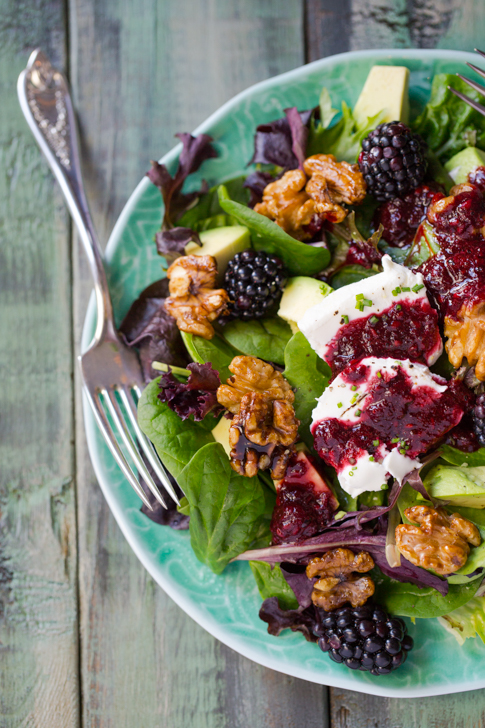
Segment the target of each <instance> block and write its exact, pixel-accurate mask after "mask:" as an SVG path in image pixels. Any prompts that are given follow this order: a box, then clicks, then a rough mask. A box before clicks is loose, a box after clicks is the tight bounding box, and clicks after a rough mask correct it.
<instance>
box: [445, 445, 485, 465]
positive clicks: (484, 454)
mask: <svg viewBox="0 0 485 728" xmlns="http://www.w3.org/2000/svg"><path fill="white" fill-rule="evenodd" d="M440 455H441V457H442V458H443V460H446V462H448V463H451V464H452V465H463V463H468V465H469V466H470V467H478V466H480V465H485V447H481V448H479V449H478V450H475V452H463V450H458V448H456V447H452V446H451V445H443V446H442V447H441V448H440Z"/></svg>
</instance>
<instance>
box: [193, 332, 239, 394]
mask: <svg viewBox="0 0 485 728" xmlns="http://www.w3.org/2000/svg"><path fill="white" fill-rule="evenodd" d="M181 334H182V341H183V342H184V344H185V346H186V348H187V351H188V352H189V355H190V357H191V358H192V359H193V360H194V361H196V362H198V363H199V364H205V363H206V362H211V364H212V368H213V369H215V370H216V371H217V372H219V377H220V378H221V382H225V381H227V379H228V378H229V377H230V376H231V372H230V371H229V369H228V366H229V364H230V363H231V362H232V360H233V359H234V357H235V356H237V355H238V354H240V353H241V352H240V351H238V350H237V349H235V348H234V347H233V346H231V344H229V343H228V342H227V341H225V340H224V339H223V338H222V337H220V336H218V335H216V336H214V338H213V339H210V340H209V339H203V338H202V336H196V335H195V334H187V333H186V332H185V331H182V332H181Z"/></svg>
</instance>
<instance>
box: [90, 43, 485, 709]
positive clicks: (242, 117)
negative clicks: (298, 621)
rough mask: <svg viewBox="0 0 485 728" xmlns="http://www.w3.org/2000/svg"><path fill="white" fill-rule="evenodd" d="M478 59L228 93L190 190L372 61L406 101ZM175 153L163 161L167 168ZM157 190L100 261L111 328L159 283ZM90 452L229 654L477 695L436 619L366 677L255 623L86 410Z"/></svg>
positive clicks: (311, 676)
mask: <svg viewBox="0 0 485 728" xmlns="http://www.w3.org/2000/svg"><path fill="white" fill-rule="evenodd" d="M466 61H471V62H475V61H476V59H475V57H474V56H472V55H471V54H468V53H462V52H455V51H443V50H439V51H423V50H419V51H418V50H409V51H406V50H393V51H362V52H356V53H343V54H341V55H337V56H333V57H331V58H326V59H324V60H321V61H316V62H315V63H311V64H309V65H307V66H302V67H301V68H297V69H295V70H294V71H290V72H289V73H285V74H283V75H281V76H277V77H276V78H272V79H269V80H268V81H263V82H262V83H259V84H257V85H256V86H253V87H252V88H250V89H248V90H247V91H244V92H243V93H241V94H239V95H238V96H236V97H235V98H234V99H232V101H229V102H228V103H227V104H225V105H224V106H223V107H222V108H221V109H219V111H217V112H216V113H215V114H213V115H212V116H211V117H210V118H209V119H208V120H207V121H206V122H204V123H203V124H202V125H201V126H200V127H199V128H198V129H197V130H196V133H200V132H208V133H209V134H211V135H212V137H213V138H214V140H215V145H216V147H217V151H218V152H219V156H218V158H217V159H210V160H208V161H207V162H205V163H204V164H203V166H202V170H201V173H200V174H197V175H193V177H192V178H191V179H190V182H191V184H192V185H193V186H194V188H195V187H196V186H197V185H198V184H199V183H200V180H201V179H202V177H204V178H205V179H207V180H208V181H209V183H212V184H215V183H216V182H220V181H223V180H225V179H227V178H229V177H232V176H234V175H237V174H240V173H241V172H243V170H244V169H245V165H246V162H247V160H248V159H250V158H251V155H252V152H253V149H252V145H253V134H254V130H255V127H256V125H257V124H261V123H264V122H268V121H271V120H272V119H276V118H278V117H280V116H282V115H283V109H284V108H286V107H288V106H297V107H298V108H299V109H307V108H310V107H312V106H315V105H316V104H317V102H318V97H319V93H320V90H321V88H322V86H323V85H325V86H326V87H327V88H328V89H329V90H330V91H331V94H332V101H333V103H334V105H337V103H338V104H339V103H340V101H346V102H347V103H348V104H350V105H353V104H354V103H355V101H356V100H357V96H358V94H359V91H360V89H361V88H362V85H363V83H364V81H365V79H366V76H367V73H368V71H369V69H370V68H371V66H372V65H374V64H375V63H380V64H393V65H405V66H407V67H408V68H409V69H410V71H411V105H412V107H414V108H416V107H419V106H420V105H422V104H423V102H425V101H426V100H427V98H428V95H429V90H430V82H431V79H432V77H433V76H434V74H436V73H440V72H448V73H455V72H459V71H461V72H463V71H464V70H465V62H466ZM180 148H181V147H180V145H179V146H177V147H175V149H173V150H172V151H171V152H170V153H169V154H167V155H166V156H165V157H164V158H163V160H162V161H163V162H164V163H165V164H166V165H167V166H168V168H169V169H170V170H171V171H173V170H174V168H175V166H176V160H177V157H178V154H179V153H180ZM160 220H161V197H160V193H159V191H158V190H157V189H156V188H155V187H154V186H153V185H151V184H150V182H149V181H148V179H147V178H144V179H143V180H142V181H141V182H140V184H139V185H138V187H137V188H136V190H135V191H134V192H133V194H132V196H131V197H130V199H129V201H128V203H127V205H126V207H125V209H124V210H123V212H122V214H121V216H120V218H119V220H118V222H117V224H116V226H115V228H114V230H113V234H112V235H111V238H110V240H109V243H108V248H107V253H106V259H107V262H108V273H109V281H110V288H111V293H112V297H113V305H114V310H115V313H116V317H117V320H118V322H119V321H121V319H122V317H123V316H124V314H125V313H126V311H127V310H128V308H129V306H130V304H131V302H132V301H133V300H134V299H135V298H136V297H137V296H138V294H139V293H140V291H142V289H143V288H145V287H146V286H147V285H148V284H149V283H151V282H153V281H155V280H157V279H159V278H160V277H161V265H160V258H159V257H158V255H157V253H156V251H155V245H154V243H153V236H154V234H155V232H156V230H157V229H158V228H159V226H160ZM94 314H95V308H94V300H92V301H91V304H90V307H89V310H88V314H87V317H86V322H85V327H84V335H83V342H82V346H83V350H84V349H86V348H87V346H88V344H89V341H90V339H91V335H92V332H93V330H94ZM84 417H85V423H86V431H87V438H88V445H89V451H90V454H91V458H92V461H93V465H94V469H95V471H96V475H97V478H98V480H99V483H100V485H101V488H102V490H103V492H104V495H105V496H106V500H107V501H108V503H109V506H110V508H111V510H112V512H113V514H114V516H115V518H116V520H117V521H118V524H119V526H120V528H121V530H122V531H123V533H124V535H125V537H126V538H127V540H128V542H129V544H130V546H131V547H132V549H133V551H134V552H135V553H136V555H137V556H138V558H139V559H140V561H141V562H142V564H143V565H144V566H145V568H146V569H147V570H148V572H149V573H150V574H151V575H152V577H153V578H154V579H155V580H156V581H157V583H158V584H160V586H161V587H162V588H163V589H164V590H165V591H166V592H167V594H169V596H171V597H172V599H174V601H175V602H176V603H177V604H178V605H179V606H180V607H181V608H182V609H183V610H184V611H185V612H187V614H188V615H190V616H191V617H192V618H193V619H194V620H195V621H196V622H198V624H200V625H201V626H202V627H204V629H206V630H207V631H208V632H210V633H211V634H212V635H214V637H217V639H219V640H221V642H224V643H225V644H226V645H229V647H232V649H234V650H236V651H237V652H240V653H241V654H242V655H244V656H245V657H248V658H250V659H251V660H254V661H255V662H258V663H260V664H261V665H265V666H266V667H270V668H272V669H274V670H278V671H279V672H283V673H286V674H288V675H294V676H295V677H299V678H303V679H305V680H310V681H312V682H316V683H321V684H323V685H331V686H335V687H339V688H347V689H350V690H358V691H361V692H364V693H372V694H374V695H383V696H390V697H417V696H426V695H438V694H442V693H454V692H459V691H462V690H473V689H476V688H482V687H485V659H484V658H485V646H484V645H483V643H482V642H481V641H480V640H479V639H475V640H473V639H472V640H467V642H466V643H465V645H464V646H463V647H460V646H459V645H458V643H457V642H456V641H455V639H454V637H453V636H452V635H449V634H448V633H447V632H445V630H444V629H443V628H442V627H441V626H440V625H439V624H438V622H437V620H434V619H433V620H417V622H416V625H412V624H410V632H411V634H412V635H413V637H414V639H415V644H416V647H415V649H414V650H413V651H412V652H411V653H410V657H409V659H408V661H407V662H406V664H405V666H404V667H403V668H401V669H399V670H397V671H396V672H394V673H392V674H390V675H386V676H382V677H373V676H371V675H369V674H368V673H361V672H352V671H351V670H349V669H348V668H345V667H342V666H341V665H337V664H335V663H333V662H331V661H330V660H329V659H328V658H327V657H325V656H324V655H323V654H322V652H321V651H320V650H319V649H318V647H317V646H316V645H314V644H311V643H308V642H306V641H305V640H304V638H303V637H302V636H301V635H299V634H293V633H292V632H287V633H283V635H282V636H281V637H271V636H270V635H269V634H268V633H267V632H266V625H265V624H264V623H263V622H261V621H260V619H259V617H258V610H259V607H260V604H261V599H260V597H259V594H258V591H257V589H256V585H255V582H254V579H253V577H252V574H251V571H250V568H249V566H248V564H246V563H235V564H231V565H230V566H229V567H228V568H227V569H226V571H225V572H224V574H223V575H222V576H215V575H214V574H213V573H212V572H211V571H209V569H208V568H206V567H205V566H203V565H202V564H200V563H199V562H198V561H197V559H196V558H195V556H194V554H193V552H192V549H191V548H190V539H189V534H188V533H187V532H180V531H173V530H171V529H170V528H166V527H163V526H158V525H156V524H154V523H152V521H150V520H149V519H148V518H146V516H144V515H143V514H142V513H141V512H140V501H139V499H138V498H137V496H136V495H135V493H134V492H133V491H132V489H131V487H130V486H129V484H128V483H127V482H126V481H125V480H124V478H123V476H122V474H121V472H120V470H119V469H118V467H117V466H116V464H115V463H114V461H113V459H112V457H111V455H110V453H109V451H108V449H107V448H106V446H105V445H104V443H103V441H102V439H101V436H100V435H99V433H98V431H97V429H96V425H95V422H94V420H93V417H92V414H91V412H90V410H89V409H88V407H87V406H85V407H84Z"/></svg>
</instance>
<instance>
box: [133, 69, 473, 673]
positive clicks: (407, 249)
mask: <svg viewBox="0 0 485 728" xmlns="http://www.w3.org/2000/svg"><path fill="white" fill-rule="evenodd" d="M408 83H409V71H408V69H407V68H405V67H401V66H385V65H382V66H374V67H373V68H372V69H371V71H370V73H369V76H368V78H367V81H366V83H365V85H364V87H363V89H362V92H361V94H360V96H359V99H358V101H357V103H356V104H355V106H354V108H353V109H350V108H349V107H348V106H347V105H346V104H345V103H342V107H341V110H340V111H337V110H336V109H334V108H333V106H332V99H331V98H330V94H329V92H328V91H327V89H326V88H323V89H322V92H321V95H320V99H319V103H318V105H316V106H315V107H314V108H312V109H308V110H299V109H297V108H296V107H292V108H288V109H286V110H285V116H284V117H283V118H280V119H275V120H274V121H272V122H271V123H266V124H261V125H260V126H258V127H257V128H256V129H255V135H254V154H253V157H252V159H251V160H248V167H249V169H246V170H245V172H244V173H243V174H241V175H240V176H239V177H236V178H232V179H228V180H221V181H220V184H218V185H217V186H215V187H213V188H210V189H209V187H208V186H207V185H205V184H204V185H202V186H201V188H200V189H198V190H195V191H189V192H187V191H184V183H185V181H186V180H187V178H188V177H189V176H190V174H191V173H193V172H195V171H197V170H198V169H199V168H200V167H201V165H203V163H204V161H205V160H207V159H208V158H210V157H214V156H216V155H217V151H216V148H215V146H214V145H213V141H214V140H213V139H212V138H211V137H209V136H208V135H206V134H200V135H199V136H197V137H193V136H191V135H190V134H180V135H178V136H179V138H180V140H181V142H182V151H181V153H180V157H179V162H178V167H177V169H176V171H175V173H174V174H173V175H172V174H170V172H169V171H168V170H167V168H166V167H165V166H164V165H162V164H159V163H156V162H153V163H152V168H151V170H150V171H149V172H148V176H149V178H150V180H151V181H152V182H153V184H154V185H156V186H157V187H158V188H159V189H160V192H161V194H162V198H163V219H162V225H161V229H160V230H159V231H158V232H157V234H156V236H155V241H154V244H155V245H156V248H157V251H158V253H159V254H160V255H161V256H162V257H163V258H164V259H165V262H166V264H165V265H164V266H163V267H164V268H165V269H166V276H165V277H164V278H162V279H161V280H159V281H157V282H155V283H153V284H151V285H150V286H149V287H148V288H147V289H145V290H144V291H143V292H142V293H141V295H140V296H139V298H138V299H137V300H136V301H135V302H134V303H133V304H132V306H131V308H130V310H129V312H128V314H127V316H126V317H125V319H124V321H123V322H122V324H121V327H120V331H121V334H122V335H123V337H124V338H125V340H126V341H127V343H128V344H129V345H131V346H134V347H137V349H138V351H139V355H140V360H141V363H142V367H143V372H144V375H145V378H146V381H147V386H146V388H145V390H144V392H143V394H142V397H141V399H140V402H139V405H138V419H139V423H140V427H141V428H142V430H143V431H144V433H145V434H146V435H147V436H148V437H149V439H150V440H151V441H152V443H153V445H154V446H155V448H156V450H157V452H158V454H159V456H160V458H161V460H162V462H163V463H164V465H165V466H166V468H167V469H168V471H169V472H170V474H171V476H172V477H173V479H174V484H175V486H176V487H177V488H178V489H179V493H180V498H181V504H180V506H179V507H178V508H177V509H176V508H175V506H174V507H173V508H172V509H169V510H164V509H163V508H161V506H159V505H158V504H157V503H154V505H153V511H151V512H150V511H148V510H147V509H145V507H143V509H142V510H144V512H145V513H146V515H147V516H148V517H150V518H152V519H153V520H155V521H157V522H158V523H160V524H161V525H163V526H166V527H172V528H175V529H189V532H190V541H191V546H192V548H193V550H194V553H195V555H196V556H197V558H198V559H199V560H200V561H201V562H202V563H204V564H205V565H206V566H207V567H208V568H210V569H211V570H212V571H213V572H215V573H216V574H222V572H223V571H224V569H225V568H226V567H227V566H228V565H229V564H230V563H231V562H232V561H234V560H240V561H248V562H249V566H248V568H251V570H252V573H253V575H254V578H255V580H256V583H257V586H258V589H259V592H260V594H261V597H262V599H263V602H262V606H261V610H260V617H261V619H262V620H263V621H264V622H266V623H267V624H268V632H269V633H270V634H272V635H275V636H277V635H278V634H279V633H280V632H281V631H282V630H284V629H291V630H293V631H299V632H301V633H302V634H303V635H304V637H305V638H306V639H307V640H309V641H313V642H315V643H317V644H318V646H319V647H320V648H321V650H322V651H323V652H324V653H326V654H327V655H328V657H329V658H330V659H332V660H333V661H334V662H337V663H342V664H344V665H345V666H346V667H348V668H350V669H353V670H356V669H357V670H362V671H369V672H370V673H371V674H372V675H376V676H379V675H385V674H388V673H390V672H391V671H393V670H395V669H397V668H399V667H401V666H402V665H403V663H404V662H405V659H406V656H407V653H408V652H409V650H411V649H412V648H413V640H416V641H418V642H419V622H418V623H416V624H415V625H414V627H412V631H413V637H411V635H410V634H409V633H408V624H407V623H406V622H405V621H404V620H403V619H402V617H411V618H412V619H413V621H414V620H415V618H428V619H429V618H438V619H439V621H440V623H441V624H442V625H443V627H444V628H445V629H447V630H449V631H451V632H452V633H453V634H454V636H455V637H456V638H457V640H458V641H459V642H460V643H463V642H464V641H465V639H466V638H470V637H475V636H477V635H478V636H479V637H480V638H481V639H482V640H483V641H485V597H483V596H482V594H485V540H484V539H485V516H484V513H485V199H484V194H485V151H482V148H483V150H485V121H484V119H483V118H482V117H481V116H480V115H479V114H478V113H477V112H475V111H474V110H472V109H471V108H470V107H468V106H467V105H465V104H464V103H463V102H462V101H460V100H459V99H458V98H456V97H455V96H453V95H452V94H451V92H450V91H449V89H448V86H449V85H453V86H454V87H459V86H460V84H461V83H462V82H461V81H460V80H459V79H457V78H456V77H452V76H449V75H447V74H439V75H437V76H435V78H434V81H433V85H432V91H431V98H430V100H429V102H428V104H427V105H426V106H425V108H424V109H423V110H422V112H421V114H420V115H419V116H417V117H416V118H410V113H409V100H408ZM467 93H469V89H468V87H467ZM316 101H317V100H316ZM215 143H217V140H216V141H215ZM481 147H482V148H481ZM147 496H148V497H152V496H151V494H149V493H147ZM222 578H223V577H222Z"/></svg>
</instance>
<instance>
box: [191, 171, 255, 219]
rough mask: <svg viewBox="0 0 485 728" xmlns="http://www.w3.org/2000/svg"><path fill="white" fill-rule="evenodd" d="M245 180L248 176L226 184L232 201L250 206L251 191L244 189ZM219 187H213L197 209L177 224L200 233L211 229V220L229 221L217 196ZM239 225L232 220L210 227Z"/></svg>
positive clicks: (196, 206)
mask: <svg viewBox="0 0 485 728" xmlns="http://www.w3.org/2000/svg"><path fill="white" fill-rule="evenodd" d="M245 180H246V175H242V176H240V177H235V178H234V179H230V180H227V182H224V185H225V186H226V187H227V191H228V193H229V195H230V197H231V199H232V200H236V201H237V202H240V203H242V204H243V205H247V204H248V202H249V197H250V194H249V190H248V189H247V188H246V187H244V182H245ZM218 186H219V185H216V186H215V187H211V189H210V190H209V192H207V193H206V194H205V195H203V196H202V197H201V198H200V200H199V202H198V203H197V205H195V207H192V208H191V209H190V210H188V211H187V212H185V213H184V214H183V215H182V217H181V218H180V220H179V221H178V223H177V224H178V225H180V226H181V227H188V228H191V229H192V230H196V231H197V232H200V231H201V230H208V229H209V227H207V225H208V224H210V223H208V221H210V220H212V221H213V222H216V221H217V218H218V217H220V218H226V219H227V216H226V215H225V214H224V210H223V209H222V207H221V206H220V204H219V197H218V194H217V189H218ZM237 224H238V223H237V222H235V221H234V218H231V222H223V223H222V222H221V224H220V225H217V224H213V225H210V227H224V226H225V225H237Z"/></svg>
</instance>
